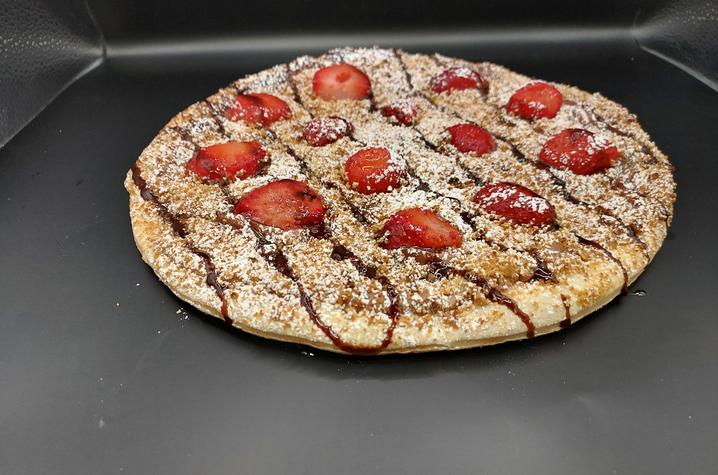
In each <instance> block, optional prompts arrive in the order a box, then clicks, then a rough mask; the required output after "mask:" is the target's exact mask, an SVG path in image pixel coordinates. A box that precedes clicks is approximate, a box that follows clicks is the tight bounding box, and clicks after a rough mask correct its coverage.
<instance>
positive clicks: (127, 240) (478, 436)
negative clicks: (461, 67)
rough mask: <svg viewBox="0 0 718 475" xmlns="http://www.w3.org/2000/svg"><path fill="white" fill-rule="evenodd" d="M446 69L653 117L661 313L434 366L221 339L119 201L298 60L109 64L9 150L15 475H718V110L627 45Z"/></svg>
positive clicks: (6, 370)
mask: <svg viewBox="0 0 718 475" xmlns="http://www.w3.org/2000/svg"><path fill="white" fill-rule="evenodd" d="M428 50H429V51H431V49H428ZM442 52H444V53H447V54H454V55H458V56H463V57H466V58H472V59H490V60H494V61H497V62H500V63H503V64H505V65H506V66H509V67H512V68H514V69H516V70H518V71H520V72H524V73H527V74H532V75H536V76H538V77H543V78H546V79H551V80H560V81H563V82H568V83H573V84H575V85H577V86H579V87H581V88H584V89H587V90H599V91H601V92H603V93H604V94H606V95H607V96H609V97H611V98H613V99H615V100H617V101H619V102H621V103H623V104H625V105H626V106H628V107H629V108H630V109H631V110H632V111H633V112H636V113H637V114H638V115H639V119H640V122H641V124H643V126H644V127H645V128H646V130H648V132H649V133H651V135H652V136H653V137H654V139H655V140H656V142H657V143H658V145H659V146H660V147H661V148H662V149H663V150H664V151H665V152H666V153H667V154H668V155H669V156H670V157H671V160H672V161H673V163H674V164H675V165H676V166H677V172H676V176H677V180H678V185H679V190H678V193H679V200H678V203H677V207H676V210H675V221H674V224H673V227H672V228H671V232H670V235H669V239H668V241H667V242H666V243H665V244H664V247H663V249H662V250H661V251H660V252H659V254H658V256H657V258H656V260H655V261H654V263H653V264H651V266H650V267H649V268H648V270H647V271H646V273H645V274H644V275H643V276H642V277H641V278H640V280H639V281H638V282H637V283H636V284H634V285H633V286H632V288H631V290H635V289H644V290H645V291H646V292H647V295H646V296H644V297H637V296H630V295H629V296H626V297H623V298H621V299H619V300H618V301H617V302H614V303H613V304H611V305H609V306H608V307H606V308H605V309H604V310H602V311H599V312H598V313H597V314H595V315H594V316H592V317H590V318H588V319H586V320H584V321H582V322H581V323H579V324H577V325H576V326H575V327H572V328H569V329H568V330H567V331H563V332H560V333H557V334H554V335H550V336H546V337H541V338H538V339H535V340H531V341H525V342H520V343H515V344H506V345H501V346H498V347H492V348H485V349H478V350H472V351H461V352H456V353H444V354H429V355H421V356H403V357H400V356H396V357H380V358H373V359H372V358H347V357H341V356H337V355H332V354H324V353H321V352H317V351H315V350H308V349H305V348H300V347H298V346H295V345H287V344H278V343H273V342H269V341H264V340H261V339H258V338H254V337H250V336H247V335H244V334H242V333H240V332H238V331H232V330H229V329H227V328H226V327H225V326H224V325H223V324H222V323H221V322H220V321H218V320H212V319H210V318H208V317H202V316H201V315H200V314H199V312H196V311H194V310H192V309H191V308H189V306H188V305H186V304H184V303H182V302H180V301H178V300H177V299H176V298H174V297H173V296H172V294H171V293H170V292H169V290H167V289H166V288H165V287H164V286H163V285H162V284H161V283H159V282H158V280H157V279H156V278H155V276H154V274H152V272H151V270H150V269H149V268H148V267H146V266H145V265H144V264H143V263H142V261H141V259H140V256H139V253H138V252H137V250H136V249H135V247H134V244H133V242H132V234H131V231H130V226H129V217H128V211H127V195H126V192H125V190H124V189H123V187H122V181H123V179H124V175H125V172H126V171H127V169H128V168H129V167H130V165H131V163H132V161H133V160H134V159H135V158H136V157H137V155H138V154H139V153H140V151H141V150H142V148H143V147H144V146H145V145H146V144H147V143H148V142H149V141H150V140H151V139H152V137H153V136H154V135H155V133H156V132H157V131H158V130H159V129H160V127H161V126H162V125H163V124H164V123H165V122H166V121H167V120H168V119H169V118H170V117H171V116H172V115H173V114H175V113H176V112H178V111H180V110H181V109H183V108H184V107H186V106H187V105H189V104H190V103H191V102H193V101H195V100H198V99H201V98H203V97H205V96H207V95H209V94H210V93H212V92H213V91H214V90H216V89H217V88H219V87H222V86H224V85H225V84H227V83H229V82H230V81H231V80H233V79H235V78H236V77H238V76H240V75H242V74H244V73H249V72H253V71H257V70H260V69H263V68H265V67H268V66H271V65H272V64H274V63H276V62H280V61H286V60H289V59H291V58H292V55H293V53H291V54H290V53H283V52H281V51H277V52H275V53H273V54H272V55H270V54H267V55H264V56H258V55H254V56H251V57H250V56H246V57H244V56H234V57H232V58H222V59H221V60H219V58H218V61H217V62H216V63H215V64H212V62H211V61H206V62H205V64H204V65H203V69H201V68H197V67H196V65H195V64H194V63H193V62H191V61H188V62H187V63H186V66H185V68H184V70H182V69H181V65H182V62H181V61H177V58H174V59H173V60H171V61H172V68H171V69H169V70H168V71H169V72H163V67H162V64H163V61H164V60H163V58H154V59H153V61H151V63H152V67H151V68H150V69H145V68H144V67H141V66H143V65H145V66H146V65H147V64H148V63H147V62H138V61H133V60H123V61H114V60H110V61H109V62H107V63H105V64H104V65H103V66H101V67H100V68H98V69H96V70H95V71H93V72H92V73H90V74H89V75H88V76H86V77H84V78H83V79H81V80H80V81H79V82H77V83H76V84H74V85H73V86H72V87H70V88H69V89H68V90H67V91H66V92H65V93H64V94H63V95H62V96H61V97H60V98H59V99H58V100H57V101H55V102H54V103H53V104H51V106H50V107H48V108H47V109H46V110H45V111H44V112H43V113H42V114H41V115H40V116H39V117H38V118H37V119H36V120H35V121H34V122H33V123H32V124H31V125H30V126H29V127H27V128H26V129H25V130H23V131H22V132H21V133H20V134H19V135H18V136H16V137H15V138H14V139H13V140H12V141H11V142H10V143H9V144H8V145H7V146H6V147H5V148H3V149H1V150H0V229H1V230H2V232H0V248H1V249H2V251H3V252H2V253H0V269H2V272H0V301H2V302H3V305H2V310H0V312H1V318H0V473H3V474H15V473H32V474H34V473H68V474H76V473H119V472H122V473H169V474H179V473H193V474H194V473H337V472H338V473H347V472H353V473H377V472H382V473H507V474H515V473H529V472H530V473H533V474H543V473H546V474H556V473H570V474H576V473H582V474H583V473H591V474H592V473H596V474H599V473H600V474H604V473H607V474H611V473H670V474H674V473H715V472H716V471H717V470H718V455H717V452H716V450H715V449H716V446H717V445H718V412H717V411H716V401H718V381H717V380H716V378H715V375H716V374H717V373H718V336H717V335H718V319H716V318H715V314H716V309H717V308H718V295H717V294H716V288H718V271H717V270H716V269H718V262H717V260H718V259H717V256H718V254H717V252H716V248H715V236H716V231H717V229H716V226H717V223H716V220H715V216H716V213H717V212H718V206H717V205H718V200H717V199H716V197H715V195H714V191H712V190H713V189H714V188H713V187H714V183H715V177H716V176H718V164H717V163H716V161H715V151H714V150H715V147H716V138H715V124H716V123H718V94H716V93H715V92H714V91H712V90H710V89H709V88H708V87H706V86H705V85H703V84H702V83H700V82H698V81H696V80H695V79H693V78H692V77H690V76H688V75H686V74H685V73H683V72H681V71H680V70H678V69H676V68H674V67H672V66H670V65H668V64H666V63H663V62H661V61H660V60H658V59H657V58H655V57H653V56H650V55H648V54H647V53H644V52H641V51H640V50H638V49H637V48H635V47H634V46H633V44H632V43H631V42H625V43H602V44H593V45H591V44H566V43H556V44H544V45H539V46H537V45H535V44H534V45H520V44H519V45H503V46H502V45H493V44H488V45H473V46H472V47H471V48H447V47H445V48H443V50H442ZM180 308H181V309H184V312H182V311H181V312H180V313H176V312H177V310H178V309H180ZM186 315H187V316H188V318H185V316H186Z"/></svg>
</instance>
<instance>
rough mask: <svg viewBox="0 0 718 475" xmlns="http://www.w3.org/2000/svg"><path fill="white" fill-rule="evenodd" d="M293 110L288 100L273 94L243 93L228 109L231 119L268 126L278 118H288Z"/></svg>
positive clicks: (228, 115)
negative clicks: (285, 100)
mask: <svg viewBox="0 0 718 475" xmlns="http://www.w3.org/2000/svg"><path fill="white" fill-rule="evenodd" d="M291 116H292V110H291V109H290V108H289V105H287V103H286V102H284V101H283V100H282V99H280V98H278V97H276V96H273V95H271V94H263V93H256V94H241V95H239V96H237V97H236V99H235V102H234V105H232V107H230V108H229V109H228V110H227V117H228V118H229V119H231V120H238V121H244V122H246V123H247V124H250V125H261V126H262V127H268V126H270V125H272V124H273V123H275V122H276V121H278V120H283V119H288V118H290V117H291Z"/></svg>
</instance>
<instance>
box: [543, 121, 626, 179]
mask: <svg viewBox="0 0 718 475" xmlns="http://www.w3.org/2000/svg"><path fill="white" fill-rule="evenodd" d="M619 156H620V153H619V151H618V149H617V148H616V147H615V146H614V145H613V143H612V142H611V141H610V140H608V139H605V138H603V137H600V136H597V135H595V134H594V133H593V132H589V131H588V130H585V129H566V130H564V131H562V132H559V133H558V134H556V135H554V136H553V137H551V138H550V139H548V140H547V141H546V143H545V144H544V146H543V148H542V149H541V153H539V159H541V161H542V162H543V163H545V164H546V165H549V166H551V167H555V168H568V169H569V170H571V171H572V172H574V173H575V174H577V175H590V174H592V173H596V172H599V171H601V170H605V169H606V168H609V167H611V166H613V164H614V163H615V162H616V160H618V157H619Z"/></svg>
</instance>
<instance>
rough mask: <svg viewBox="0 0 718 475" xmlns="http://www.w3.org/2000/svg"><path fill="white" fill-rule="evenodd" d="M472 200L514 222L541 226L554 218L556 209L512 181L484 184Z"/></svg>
mask: <svg viewBox="0 0 718 475" xmlns="http://www.w3.org/2000/svg"><path fill="white" fill-rule="evenodd" d="M474 202H475V203H478V205H479V206H480V207H481V209H483V210H485V211H488V212H490V213H493V214H497V215H499V216H503V217H504V218H506V219H508V220H510V221H511V222H513V223H514V224H532V225H534V226H543V225H546V224H551V223H553V222H554V221H555V220H556V211H555V210H554V208H553V205H552V204H551V203H549V202H548V200H547V199H545V198H544V197H542V196H539V195H537V194H536V193H534V192H533V191H532V190H530V189H528V188H526V187H523V186H521V185H515V184H513V183H506V182H502V183H493V184H491V185H486V186H484V187H483V188H481V189H480V190H479V191H478V193H476V196H474Z"/></svg>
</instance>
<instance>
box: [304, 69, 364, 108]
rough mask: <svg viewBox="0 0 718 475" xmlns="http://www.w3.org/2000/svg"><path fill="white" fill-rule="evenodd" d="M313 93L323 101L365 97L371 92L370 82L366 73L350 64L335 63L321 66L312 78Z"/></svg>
mask: <svg viewBox="0 0 718 475" xmlns="http://www.w3.org/2000/svg"><path fill="white" fill-rule="evenodd" d="M312 86H313V89H314V95H315V96H317V97H320V98H322V99H324V100H325V101H333V100H339V99H354V100H359V99H366V98H367V97H369V95H370V94H371V82H369V78H368V77H367V75H366V74H364V72H363V71H362V70H360V69H359V68H357V67H356V66H352V65H351V64H346V63H342V64H335V65H333V66H327V67H325V68H321V69H320V70H318V71H317V72H316V73H314V79H313V80H312Z"/></svg>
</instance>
